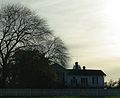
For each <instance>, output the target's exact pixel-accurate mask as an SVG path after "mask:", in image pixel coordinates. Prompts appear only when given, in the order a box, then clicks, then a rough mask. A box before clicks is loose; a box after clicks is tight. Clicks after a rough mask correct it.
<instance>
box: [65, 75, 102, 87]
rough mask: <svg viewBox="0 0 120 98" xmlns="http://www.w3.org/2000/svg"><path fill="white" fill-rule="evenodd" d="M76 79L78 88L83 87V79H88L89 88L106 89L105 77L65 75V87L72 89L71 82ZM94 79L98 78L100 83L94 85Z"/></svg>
mask: <svg viewBox="0 0 120 98" xmlns="http://www.w3.org/2000/svg"><path fill="white" fill-rule="evenodd" d="M73 77H75V79H76V80H77V86H80V85H81V78H87V80H88V87H104V77H103V76H80V75H71V76H69V75H65V85H66V86H67V87H71V86H72V85H71V80H72V79H73ZM93 77H94V78H96V77H97V78H98V83H97V82H94V83H93V80H92V79H93Z"/></svg>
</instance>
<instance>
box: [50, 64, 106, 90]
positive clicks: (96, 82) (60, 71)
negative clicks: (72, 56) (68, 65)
mask: <svg viewBox="0 0 120 98" xmlns="http://www.w3.org/2000/svg"><path fill="white" fill-rule="evenodd" d="M52 67H53V68H54V70H55V72H56V73H57V75H58V76H59V80H60V81H61V83H62V84H63V85H64V86H65V87H67V88H103V87H104V76H106V74H105V73H104V72H103V71H102V70H90V69H86V67H85V66H83V68H81V66H80V65H79V64H78V62H75V65H74V66H73V69H65V68H64V67H62V66H61V65H59V64H54V65H53V66H52Z"/></svg>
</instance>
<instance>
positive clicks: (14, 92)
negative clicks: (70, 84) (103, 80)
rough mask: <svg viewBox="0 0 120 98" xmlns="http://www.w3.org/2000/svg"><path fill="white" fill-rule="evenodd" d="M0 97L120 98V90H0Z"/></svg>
mask: <svg viewBox="0 0 120 98" xmlns="http://www.w3.org/2000/svg"><path fill="white" fill-rule="evenodd" d="M0 96H120V89H0Z"/></svg>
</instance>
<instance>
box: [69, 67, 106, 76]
mask: <svg viewBox="0 0 120 98" xmlns="http://www.w3.org/2000/svg"><path fill="white" fill-rule="evenodd" d="M67 71H68V72H67V74H68V75H84V76H91V75H97V76H98V75H99V76H106V74H105V73H104V72H103V71H102V70H88V69H87V70H75V69H67Z"/></svg>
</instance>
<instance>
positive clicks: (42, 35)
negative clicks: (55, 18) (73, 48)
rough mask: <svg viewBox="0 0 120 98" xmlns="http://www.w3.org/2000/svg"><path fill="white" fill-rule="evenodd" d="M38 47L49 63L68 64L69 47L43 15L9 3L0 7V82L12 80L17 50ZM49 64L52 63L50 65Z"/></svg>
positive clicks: (2, 84)
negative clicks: (41, 16) (50, 27)
mask: <svg viewBox="0 0 120 98" xmlns="http://www.w3.org/2000/svg"><path fill="white" fill-rule="evenodd" d="M20 48H26V49H28V48H29V49H32V50H33V49H36V50H39V53H40V55H43V56H44V58H46V59H49V61H50V63H54V62H57V63H60V64H62V65H63V66H65V65H66V63H67V59H68V53H67V48H66V47H65V45H64V43H63V42H62V40H61V39H60V38H58V37H55V36H54V35H53V33H52V31H51V30H50V29H49V27H48V24H47V23H46V21H45V20H44V19H43V18H40V17H39V16H37V15H36V14H35V13H34V12H32V11H31V10H30V9H29V8H26V7H25V6H22V5H7V6H4V7H2V8H1V9H0V85H1V86H2V87H6V85H7V84H9V82H10V80H12V76H11V75H12V74H11V70H12V69H14V67H13V66H15V64H14V63H15V61H14V54H15V51H16V50H17V49H20ZM50 63H49V64H50Z"/></svg>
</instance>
